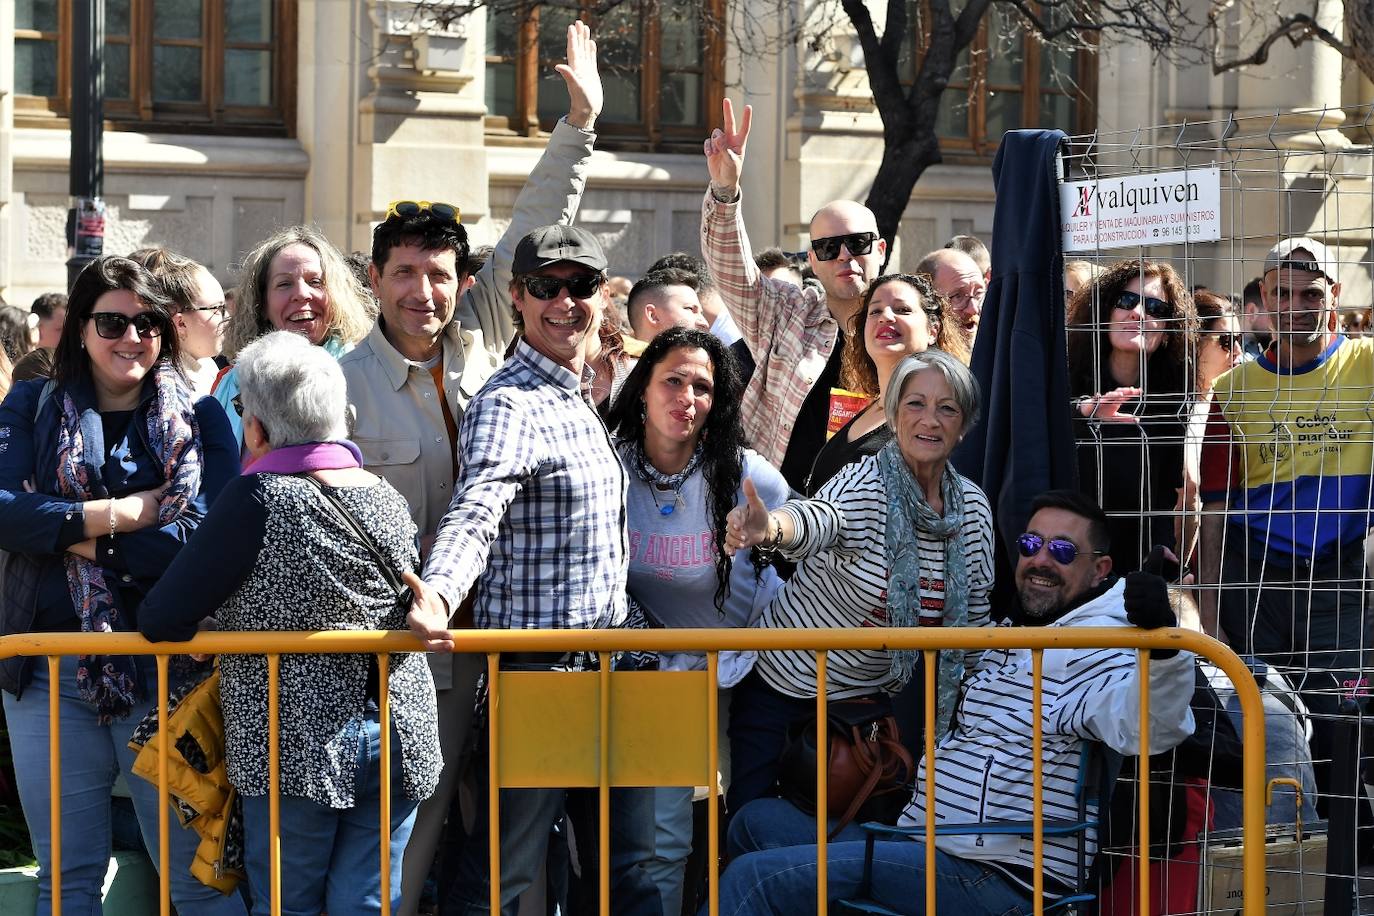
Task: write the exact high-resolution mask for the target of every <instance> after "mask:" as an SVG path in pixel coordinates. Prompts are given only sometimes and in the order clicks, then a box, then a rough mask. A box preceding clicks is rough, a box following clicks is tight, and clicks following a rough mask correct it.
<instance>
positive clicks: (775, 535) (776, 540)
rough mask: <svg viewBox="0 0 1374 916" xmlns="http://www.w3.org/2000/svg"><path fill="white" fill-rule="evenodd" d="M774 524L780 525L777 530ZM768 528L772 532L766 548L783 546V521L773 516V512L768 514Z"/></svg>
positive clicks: (774, 548) (775, 548)
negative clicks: (774, 528)
mask: <svg viewBox="0 0 1374 916" xmlns="http://www.w3.org/2000/svg"><path fill="white" fill-rule="evenodd" d="M774 525H777V526H778V527H777V530H773V526H774ZM768 528H769V532H770V534H769V537H768V540H767V542H766V549H768V550H777V549H778V548H780V547H782V522H781V521H780V520H779V519H775V518H773V514H772V513H771V512H770V513H769V514H768Z"/></svg>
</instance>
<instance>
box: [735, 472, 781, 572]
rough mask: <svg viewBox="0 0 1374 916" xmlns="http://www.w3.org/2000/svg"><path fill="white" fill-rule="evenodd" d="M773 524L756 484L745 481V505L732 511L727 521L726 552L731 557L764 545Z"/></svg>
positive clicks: (746, 479) (748, 480)
mask: <svg viewBox="0 0 1374 916" xmlns="http://www.w3.org/2000/svg"><path fill="white" fill-rule="evenodd" d="M771 524H772V521H771V519H770V518H769V517H768V507H767V506H765V505H764V504H763V500H762V499H760V498H759V491H758V490H757V489H756V488H755V487H754V482H753V481H752V480H750V479H748V478H747V477H746V478H745V480H744V505H741V506H736V507H735V508H733V509H731V510H730V514H729V515H728V516H726V520H725V552H726V553H727V554H729V555H730V556H732V557H733V556H734V555H735V551H737V550H746V549H748V548H750V547H753V546H754V545H756V544H762V543H763V542H764V541H765V540H767V538H768V528H769V526H770V525H771Z"/></svg>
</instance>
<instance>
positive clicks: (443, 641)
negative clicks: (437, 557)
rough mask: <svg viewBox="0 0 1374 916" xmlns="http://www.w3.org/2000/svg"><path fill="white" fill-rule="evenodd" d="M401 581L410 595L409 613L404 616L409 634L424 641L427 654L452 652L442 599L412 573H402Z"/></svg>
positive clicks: (451, 641) (446, 616)
mask: <svg viewBox="0 0 1374 916" xmlns="http://www.w3.org/2000/svg"><path fill="white" fill-rule="evenodd" d="M401 581H402V582H404V583H405V584H406V586H407V587H408V588H409V589H410V594H411V600H410V613H409V614H407V615H406V623H407V624H408V625H409V626H410V632H412V633H414V634H415V635H416V636H418V637H420V639H421V640H423V641H424V644H425V650H426V651H427V652H452V651H453V636H452V634H450V633H449V631H448V606H447V605H445V604H444V599H443V598H442V597H440V595H439V593H438V592H436V591H435V590H434V589H432V588H430V587H429V586H428V585H426V584H425V580H423V579H421V578H420V577H419V576H417V575H415V573H413V572H407V573H402V575H401Z"/></svg>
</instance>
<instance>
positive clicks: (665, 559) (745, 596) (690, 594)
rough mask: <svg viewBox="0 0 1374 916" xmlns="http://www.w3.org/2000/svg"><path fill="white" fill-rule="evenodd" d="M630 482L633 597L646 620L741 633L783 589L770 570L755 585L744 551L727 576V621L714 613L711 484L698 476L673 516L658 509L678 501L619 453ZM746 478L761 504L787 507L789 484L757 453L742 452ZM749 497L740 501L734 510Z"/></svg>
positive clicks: (737, 497)
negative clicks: (708, 488)
mask: <svg viewBox="0 0 1374 916" xmlns="http://www.w3.org/2000/svg"><path fill="white" fill-rule="evenodd" d="M617 451H618V452H619V454H620V460H621V462H622V463H623V464H624V465H625V470H626V475H627V476H628V477H629V479H630V488H629V493H628V494H627V496H626V510H627V511H626V519H627V522H628V526H629V536H630V541H629V545H630V570H629V579H628V582H627V587H628V589H629V593H630V595H631V596H633V597H634V599H635V600H636V601H638V602H639V603H640V604H641V605H643V606H644V609H645V611H646V612H647V613H648V614H649V616H650V617H651V618H652V619H654V620H656V621H657V622H658V623H661V624H662V625H663V626H665V627H744V626H748V625H749V624H750V623H751V622H752V621H753V620H754V618H755V617H756V616H757V615H758V613H759V612H761V611H762V610H763V608H764V607H765V606H766V605H767V604H768V602H769V600H770V599H771V598H772V596H773V593H774V592H776V591H777V589H778V586H779V585H780V584H781V583H780V581H779V579H778V575H777V573H776V572H774V571H773V570H772V569H771V568H769V569H765V570H764V571H763V575H762V576H761V577H760V579H759V581H758V582H757V583H756V582H755V581H754V566H753V564H752V563H750V562H749V554H748V552H747V551H744V552H741V553H738V554H736V555H735V561H734V565H733V566H732V568H731V570H730V594H729V595H727V596H726V598H725V604H724V616H722V614H721V612H719V611H717V610H716V605H715V596H716V549H717V548H716V535H715V531H714V530H713V526H712V524H711V507H710V506H709V505H708V502H707V498H706V481H705V478H704V476H703V474H702V473H701V471H700V470H698V471H697V472H696V473H695V474H693V475H692V476H691V477H690V478H688V479H687V482H686V483H685V484H683V487H682V493H681V497H680V498H679V499H678V500H677V504H676V507H675V508H674V510H673V512H672V513H671V514H670V515H663V514H662V513H661V512H660V511H659V507H660V506H666V505H668V504H669V502H670V501H672V499H673V494H672V492H671V491H667V492H664V491H658V500H657V502H655V500H654V492H653V490H652V486H653V485H652V484H650V483H647V482H645V480H644V479H643V478H642V477H640V476H639V472H638V470H636V469H635V468H634V467H633V459H630V458H629V457H628V454H627V453H628V451H629V450H628V449H626V448H623V447H622V448H620V449H618V450H617ZM744 476H745V478H748V479H752V480H753V481H754V486H755V487H756V488H757V489H758V492H759V498H760V499H762V500H763V502H764V505H766V506H768V508H770V509H776V508H777V507H778V506H781V505H782V504H783V503H785V502H786V501H787V497H788V495H789V490H788V487H787V481H785V480H783V477H782V474H780V473H779V472H778V470H777V469H776V468H774V467H773V466H772V465H771V464H769V463H768V462H767V461H766V460H765V459H764V458H763V457H762V456H761V455H759V454H758V453H756V452H754V451H752V450H749V449H746V450H745V452H744ZM743 501H744V493H743V489H742V487H741V491H740V492H739V493H736V494H735V504H736V505H739V504H740V503H742V502H743Z"/></svg>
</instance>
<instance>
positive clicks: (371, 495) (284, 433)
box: [138, 331, 441, 913]
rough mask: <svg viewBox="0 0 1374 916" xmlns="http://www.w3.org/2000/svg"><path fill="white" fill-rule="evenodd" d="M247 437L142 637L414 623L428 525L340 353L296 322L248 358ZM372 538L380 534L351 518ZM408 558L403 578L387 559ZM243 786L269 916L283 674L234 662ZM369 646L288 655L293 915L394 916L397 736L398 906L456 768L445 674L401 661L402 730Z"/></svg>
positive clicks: (244, 658) (251, 658)
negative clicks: (357, 435) (271, 726)
mask: <svg viewBox="0 0 1374 916" xmlns="http://www.w3.org/2000/svg"><path fill="white" fill-rule="evenodd" d="M238 374H239V380H240V385H241V389H242V394H241V397H242V400H243V408H244V409H243V415H244V442H245V444H246V445H247V447H248V449H249V451H250V452H251V453H252V456H253V460H252V462H251V463H250V464H249V465H248V467H247V468H245V470H244V473H243V476H241V477H239V478H238V479H237V480H236V481H235V482H234V483H231V484H230V485H229V486H228V487H226V488H225V494H226V496H227V498H224V499H221V500H220V501H218V502H217V503H215V507H214V509H213V510H212V511H211V512H210V513H209V514H208V515H207V516H206V519H205V521H204V522H203V523H202V524H201V528H200V530H199V531H197V533H196V536H195V537H193V538H192V539H191V541H190V543H188V544H187V545H186V548H185V550H183V551H182V553H181V554H180V555H179V556H178V557H177V559H176V561H175V562H174V563H173V564H172V566H171V567H170V568H169V569H168V570H167V573H166V574H165V575H164V577H163V579H162V580H161V581H160V583H159V585H158V587H156V588H154V589H153V591H152V592H151V593H150V594H149V595H148V597H147V599H146V600H145V602H144V605H143V610H142V611H141V612H140V614H139V621H138V622H139V629H140V630H141V631H142V632H143V634H144V635H145V636H147V637H148V638H150V639H154V640H167V639H170V640H183V639H189V638H190V637H191V636H193V635H195V632H196V630H197V628H198V626H199V624H200V622H201V620H202V619H203V618H206V617H211V616H213V617H215V618H216V619H217V623H218V626H219V628H220V629H230V630H391V629H404V628H405V626H406V621H405V611H404V609H403V608H401V607H400V606H399V605H398V603H397V600H396V599H397V595H396V589H395V588H393V587H392V585H391V584H390V579H391V578H392V577H393V576H394V577H395V578H405V579H406V580H407V582H409V583H411V584H414V582H416V581H418V580H415V579H414V578H413V569H414V566H415V563H416V561H417V559H418V557H417V554H416V547H415V525H414V524H413V523H412V522H411V520H410V512H409V510H408V509H407V507H406V503H405V500H404V499H402V497H401V496H400V494H398V493H397V492H396V491H395V490H394V489H392V487H391V485H390V484H388V483H387V482H386V481H385V480H382V479H381V478H379V477H376V476H374V475H372V474H370V473H368V472H367V471H365V470H363V468H362V457H361V455H359V453H358V450H357V448H356V447H355V446H354V445H353V443H351V442H348V441H347V440H346V439H344V433H345V422H344V411H345V407H346V398H345V390H344V378H343V372H342V370H341V369H340V368H339V365H338V363H337V362H335V360H334V358H333V357H332V356H330V355H329V354H328V353H326V352H325V351H324V350H323V349H322V348H320V347H315V346H311V344H310V342H309V341H307V340H306V339H305V338H303V337H301V336H300V335H297V334H292V333H290V332H286V331H278V332H275V333H272V334H268V335H267V336H265V337H263V338H262V339H260V340H258V341H256V342H254V343H252V344H250V345H249V346H247V347H245V348H244V349H243V351H242V352H241V353H240V354H239V362H238ZM348 516H351V517H352V518H353V519H354V520H356V523H357V525H358V527H360V528H361V529H362V530H363V531H365V532H368V535H367V537H368V538H369V539H370V540H371V541H372V542H373V543H372V544H371V545H369V544H368V543H365V542H364V540H363V539H362V537H360V535H359V534H358V533H357V532H356V531H355V529H354V527H353V526H352V525H351V524H350V523H349V520H348ZM383 565H385V566H386V567H389V568H390V572H388V571H386V570H384V569H383ZM220 669H221V675H222V680H221V686H220V695H221V700H222V702H223V706H224V729H225V745H226V756H227V764H228V775H229V780H230V782H232V783H233V784H234V786H235V787H236V788H237V789H238V791H239V794H240V795H241V796H242V797H243V800H244V839H245V846H246V862H247V866H248V876H249V880H250V882H251V883H252V885H253V888H254V891H255V897H256V899H255V906H254V913H267V912H269V909H268V907H269V905H270V903H269V900H268V895H267V887H268V875H269V864H268V862H269V855H268V852H269V850H268V757H267V748H266V742H265V739H264V736H265V735H266V734H267V728H268V725H267V716H268V709H267V704H266V697H267V666H266V660H265V659H264V657H263V656H261V655H238V656H225V657H224V658H223V659H222V660H221V663H220ZM378 681H379V679H378V675H377V670H376V663H375V660H374V659H373V658H372V656H368V655H322V656H321V655H284V656H282V658H281V674H280V698H281V700H280V723H281V725H280V735H281V741H280V746H281V747H282V748H284V749H289V751H288V752H287V753H283V754H282V755H281V761H280V763H281V783H280V785H281V831H282V870H283V872H284V873H285V874H287V875H289V876H290V880H288V881H283V882H282V910H283V912H291V913H304V912H313V913H318V912H320V911H322V910H327V911H328V912H331V913H343V912H349V913H358V912H380V910H381V869H380V861H381V860H380V845H379V844H380V838H379V836H378V832H377V819H378V817H379V816H380V814H379V806H380V802H381V776H380V773H379V770H380V767H379V763H380V759H381V742H382V740H384V739H386V740H390V741H391V743H392V747H393V749H394V751H395V753H393V755H392V758H391V759H392V778H391V865H392V869H391V885H390V889H391V894H390V897H391V905H392V907H393V908H394V907H396V906H398V905H399V903H400V893H401V871H400V868H401V859H402V852H403V851H404V849H405V844H406V840H407V839H408V837H409V835H410V829H411V826H412V824H413V823H414V817H415V809H416V806H417V805H418V804H419V802H420V800H422V799H424V798H426V797H428V796H429V795H430V793H431V792H433V791H434V786H435V784H436V783H437V781H438V778H439V769H440V766H441V760H440V756H439V736H438V730H437V726H436V721H435V707H434V682H433V681H432V680H431V678H430V673H429V666H428V665H426V664H425V661H424V657H423V656H422V655H420V654H411V653H406V654H400V655H393V656H392V657H391V661H390V677H389V678H388V681H387V693H388V696H389V698H390V702H391V722H392V726H393V730H392V734H391V735H390V736H383V735H382V734H381V730H380V725H379V723H378V712H377V710H378V699H379V683H378Z"/></svg>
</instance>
